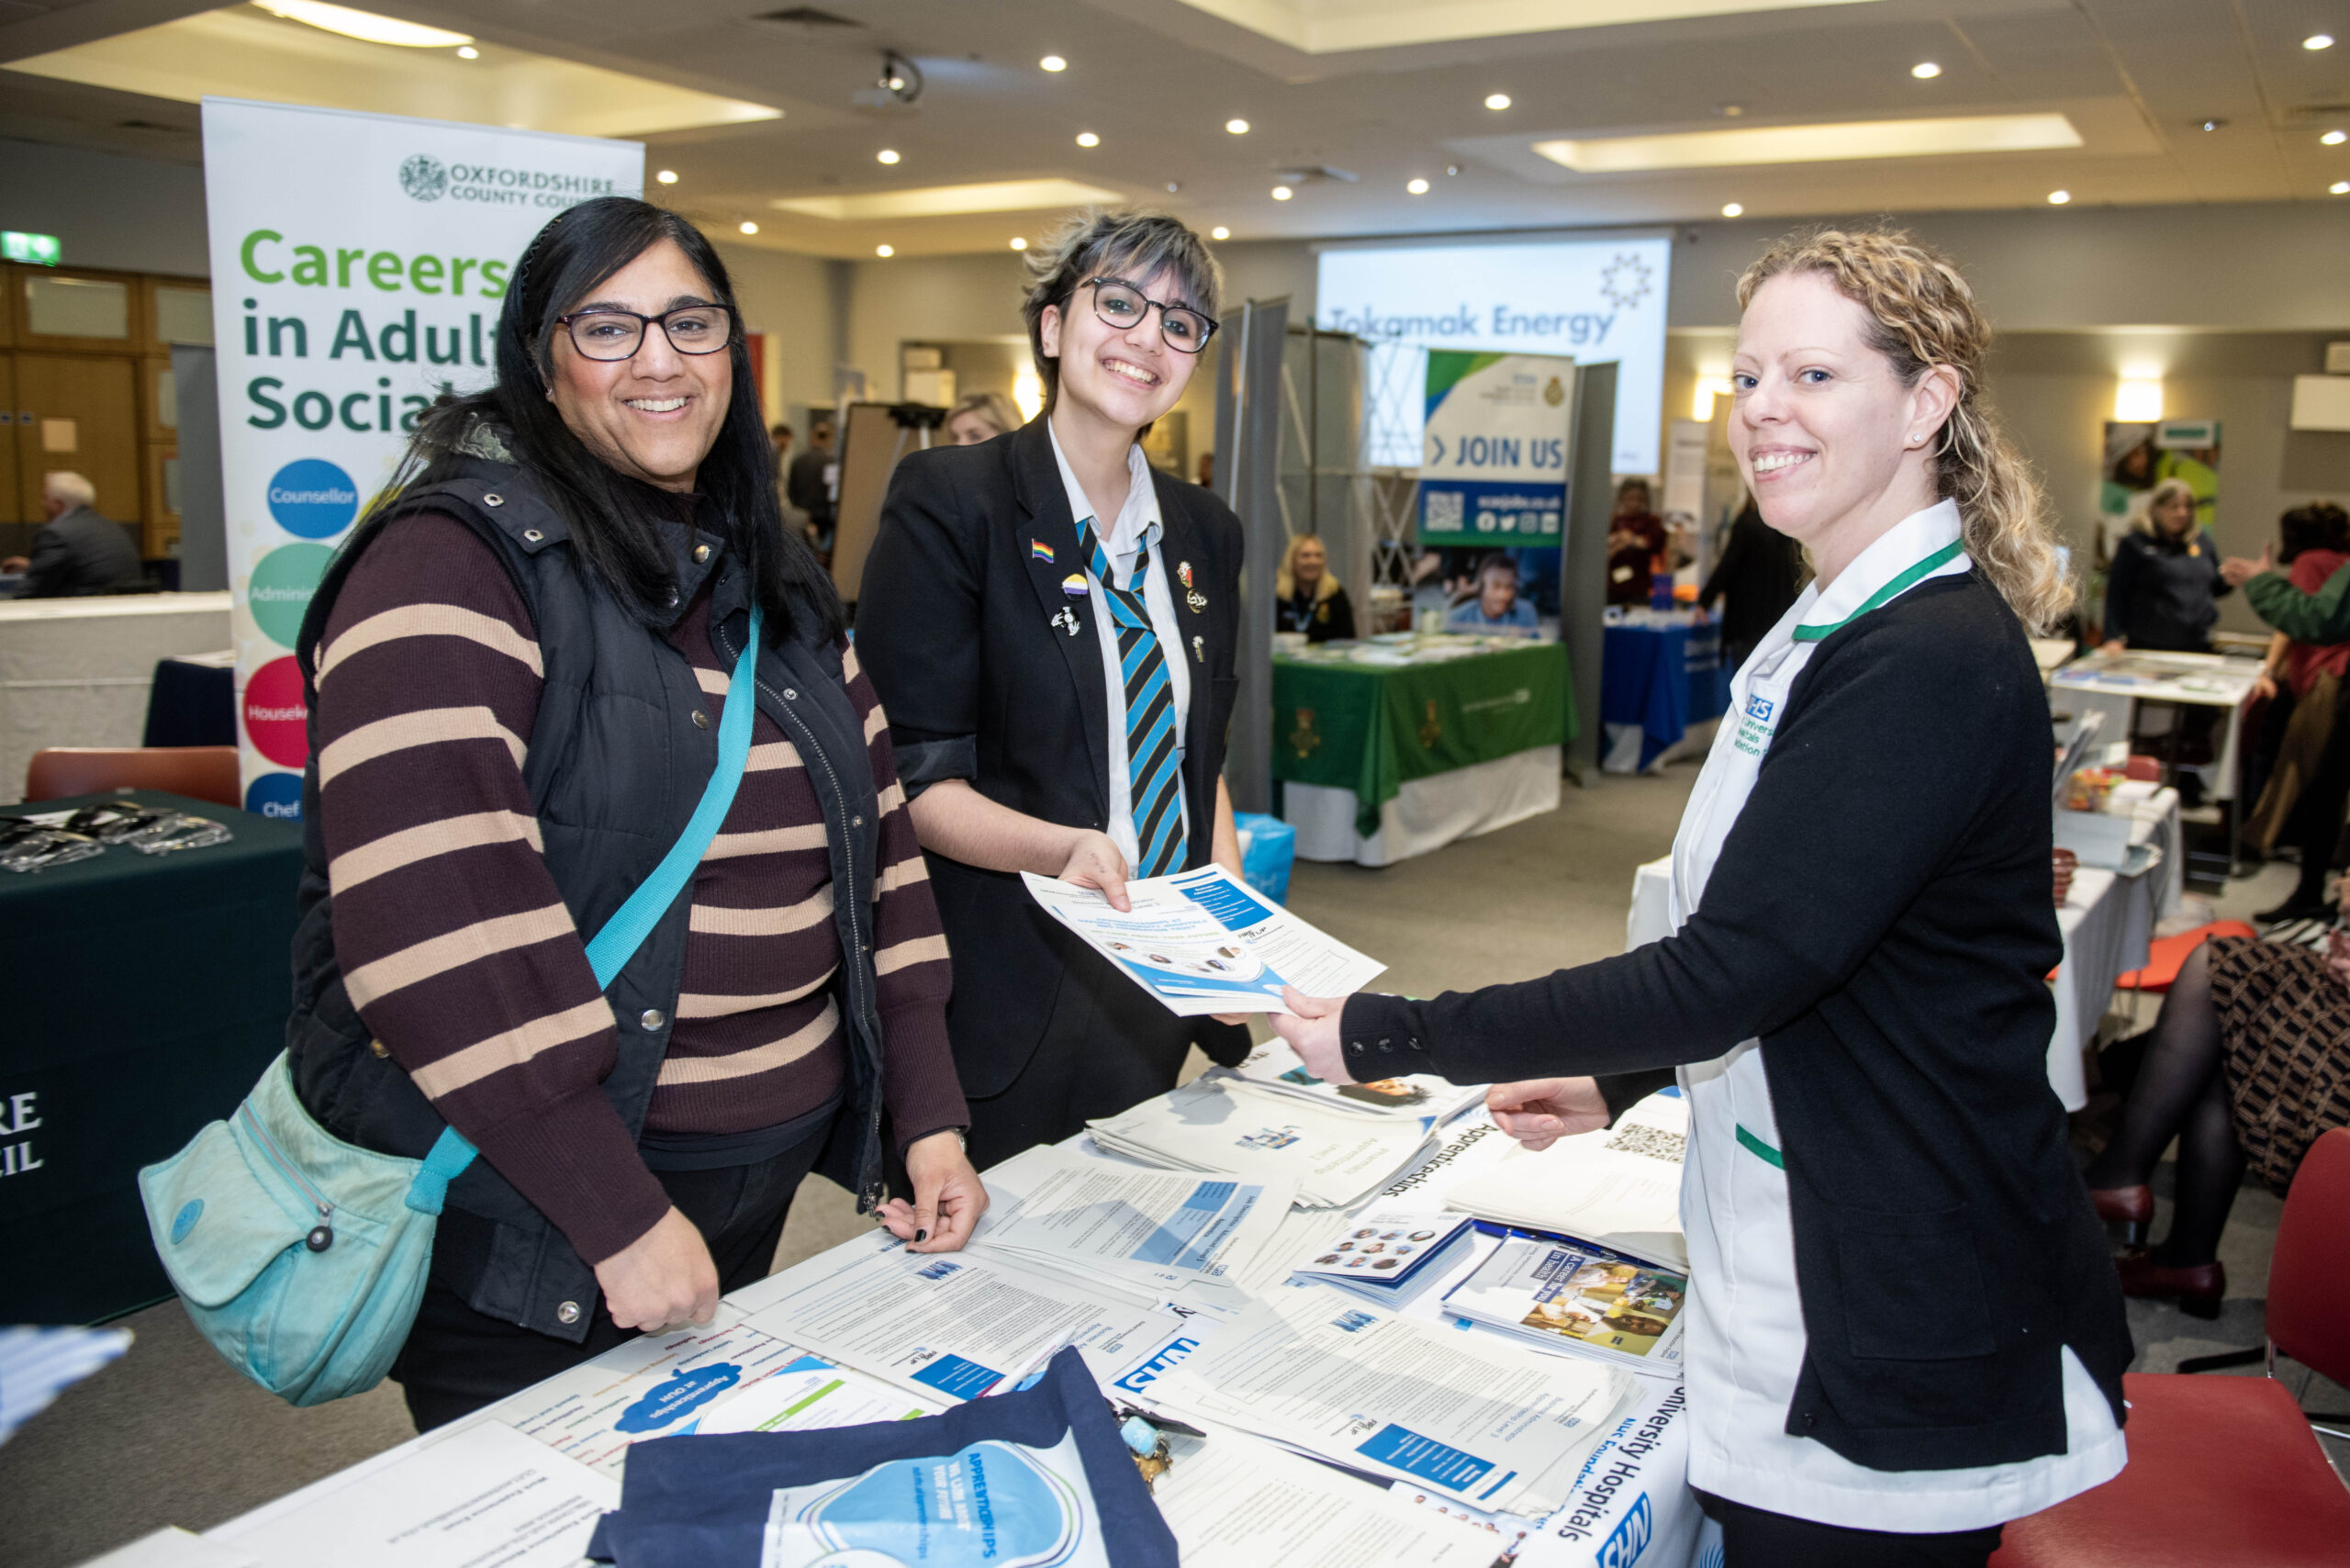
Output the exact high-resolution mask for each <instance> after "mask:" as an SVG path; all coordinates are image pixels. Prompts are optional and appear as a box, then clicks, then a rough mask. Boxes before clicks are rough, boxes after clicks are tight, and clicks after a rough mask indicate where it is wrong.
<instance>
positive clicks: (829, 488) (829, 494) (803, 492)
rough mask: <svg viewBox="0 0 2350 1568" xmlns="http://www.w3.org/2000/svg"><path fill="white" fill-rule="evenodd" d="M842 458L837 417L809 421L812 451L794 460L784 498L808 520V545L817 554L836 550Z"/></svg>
mask: <svg viewBox="0 0 2350 1568" xmlns="http://www.w3.org/2000/svg"><path fill="white" fill-rule="evenodd" d="M839 479H840V475H839V459H838V458H836V457H834V455H833V417H832V416H831V415H830V414H818V415H817V416H816V417H815V418H813V419H811V420H809V421H808V450H807V451H805V452H803V453H801V454H800V455H799V456H797V457H795V458H793V459H792V460H791V468H790V473H789V477H788V478H787V479H786V480H785V482H784V487H783V498H784V499H785V500H787V501H789V502H790V503H791V505H792V506H793V507H795V508H796V509H798V510H800V512H801V513H802V514H803V515H805V516H806V518H807V519H808V521H807V525H806V532H807V537H808V543H811V544H812V545H814V546H815V547H816V554H817V555H818V556H819V557H820V558H822V557H825V556H828V555H829V554H831V552H832V548H833V503H834V487H835V486H836V485H837V484H838V483H839Z"/></svg>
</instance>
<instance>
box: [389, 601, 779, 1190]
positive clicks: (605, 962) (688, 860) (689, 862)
mask: <svg viewBox="0 0 2350 1568" xmlns="http://www.w3.org/2000/svg"><path fill="white" fill-rule="evenodd" d="M758 663H759V610H758V606H756V605H753V606H752V607H751V637H750V641H749V642H748V643H746V644H744V647H743V654H742V656H741V657H740V658H738V659H736V660H735V661H734V674H733V677H732V678H730V679H729V680H728V681H727V683H726V711H725V713H724V714H723V715H722V717H721V718H720V719H719V721H718V766H717V767H715V768H713V769H711V775H710V786H709V788H707V789H705V790H703V791H702V792H701V804H699V805H698V806H696V807H695V808H694V814H693V816H692V818H691V819H690V820H689V821H688V822H687V823H686V831H685V832H683V833H681V834H678V835H677V843H675V844H673V845H671V846H669V853H668V854H666V855H665V856H663V857H661V864H659V865H658V866H655V868H653V874H652V875H651V876H649V877H647V878H645V879H644V880H643V881H642V882H640V883H638V884H637V888H636V890H635V891H634V892H632V893H631V894H629V896H628V901H627V902H624V903H622V904H621V907H620V908H618V909H616V910H614V911H613V912H612V917H611V919H610V920H608V921H606V922H604V928H603V929H602V930H601V931H599V932H597V933H596V935H594V937H592V938H591V939H590V940H589V941H588V968H589V969H594V970H595V971H596V984H597V987H598V988H599V990H600V989H602V988H605V987H608V986H610V984H611V983H612V981H613V980H614V979H615V978H616V977H617V976H618V975H619V974H620V972H621V969H622V968H624V967H625V966H626V965H627V963H628V961H629V959H630V958H633V957H635V955H636V950H637V949H638V948H639V947H641V946H643V945H644V939H645V938H646V937H647V936H650V935H653V928H654V927H655V925H657V924H660V923H661V917H662V916H663V915H664V914H666V913H668V910H669V906H670V905H671V904H673V903H675V902H677V895H678V894H679V893H681V892H683V891H685V889H686V884H687V883H688V882H689V881H691V880H692V879H693V874H694V868H695V867H697V866H699V865H700V864H701V857H702V856H703V854H704V853H705V852H706V851H708V849H709V848H710V841H711V839H713V838H716V837H717V836H718V826H719V824H720V823H722V822H724V821H725V820H726V813H727V812H728V810H729V809H730V808H732V807H733V804H734V791H735V789H736V788H737V787H738V786H739V785H741V783H742V782H743V769H744V767H746V766H748V765H749V763H750V760H751V721H752V719H753V718H754V717H755V714H756V711H757V708H758V692H757V690H756V689H755V688H756V684H757V680H758ZM474 1153H475V1150H474V1146H473V1145H472V1144H471V1143H470V1142H468V1141H467V1140H466V1139H465V1137H464V1135H463V1134H461V1133H459V1132H458V1131H457V1129H456V1128H454V1127H445V1128H443V1129H442V1133H441V1137H440V1138H439V1139H438V1140H437V1141H436V1142H435V1143H434V1144H433V1146H432V1152H431V1153H430V1154H428V1155H426V1156H425V1157H424V1169H423V1170H422V1171H421V1172H420V1173H419V1175H418V1177H417V1182H419V1183H420V1185H422V1186H426V1187H432V1186H437V1187H438V1188H439V1189H441V1190H442V1191H443V1192H445V1191H446V1190H447V1188H448V1185H449V1183H450V1182H452V1181H453V1180H454V1179H455V1178H456V1177H457V1176H458V1174H459V1173H460V1172H462V1171H463V1170H464V1169H465V1167H466V1166H468V1165H471V1164H472V1163H473V1160H474ZM416 1195H421V1194H416ZM440 1208H441V1205H440V1204H438V1203H437V1202H436V1203H434V1204H433V1205H432V1208H431V1211H430V1212H431V1213H434V1214H438V1213H439V1212H440Z"/></svg>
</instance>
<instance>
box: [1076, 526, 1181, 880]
mask: <svg viewBox="0 0 2350 1568" xmlns="http://www.w3.org/2000/svg"><path fill="white" fill-rule="evenodd" d="M1077 537H1078V543H1080V544H1082V545H1084V547H1085V552H1086V555H1087V558H1088V560H1089V561H1090V562H1091V565H1092V567H1093V579H1094V581H1096V582H1098V583H1100V584H1101V585H1102V597H1103V598H1104V599H1108V600H1109V603H1110V618H1111V619H1112V620H1113V621H1115V622H1117V623H1118V665H1119V667H1120V668H1121V669H1123V670H1124V671H1125V680H1126V691H1125V697H1126V779H1127V788H1128V791H1129V793H1130V795H1131V797H1132V806H1133V811H1134V823H1135V842H1136V844H1137V845H1138V846H1140V847H1141V854H1140V856H1139V857H1138V863H1137V864H1136V868H1135V875H1136V876H1138V877H1157V876H1162V875H1164V874H1165V873H1167V872H1168V871H1170V870H1176V869H1180V868H1181V866H1182V864H1183V791H1182V787H1181V786H1182V770H1181V767H1179V766H1178V764H1177V758H1176V734H1175V688H1174V685H1173V683H1172V682H1171V681H1170V680H1169V678H1168V675H1167V655H1166V654H1165V653H1164V652H1163V651H1162V650H1161V649H1160V648H1159V645H1158V631H1157V630H1156V629H1155V628H1154V627H1153V626H1152V625H1151V623H1150V609H1149V606H1148V605H1147V604H1146V603H1145V602H1144V599H1143V585H1144V584H1145V583H1146V582H1147V581H1148V580H1149V577H1148V573H1149V571H1150V545H1149V543H1148V542H1147V541H1146V542H1145V543H1144V544H1143V546H1142V548H1141V550H1140V552H1139V553H1137V554H1136V557H1135V575H1134V580H1133V586H1131V587H1129V588H1120V587H1119V586H1118V579H1117V578H1116V577H1113V576H1112V575H1111V569H1110V553H1109V552H1108V551H1107V550H1104V549H1103V548H1102V541H1101V539H1100V538H1099V537H1098V536H1097V535H1096V534H1095V533H1094V532H1093V520H1092V519H1091V518H1090V517H1089V518H1086V519H1084V520H1083V521H1080V522H1079V523H1078V525H1077Z"/></svg>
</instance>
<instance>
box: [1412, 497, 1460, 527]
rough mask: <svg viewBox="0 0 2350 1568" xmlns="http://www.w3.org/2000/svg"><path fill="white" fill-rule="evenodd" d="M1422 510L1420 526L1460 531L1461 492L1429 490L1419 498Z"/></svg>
mask: <svg viewBox="0 0 2350 1568" xmlns="http://www.w3.org/2000/svg"><path fill="white" fill-rule="evenodd" d="M1420 499H1421V502H1422V505H1423V508H1424V510H1422V511H1421V513H1420V526H1421V527H1422V528H1429V529H1438V530H1441V531H1443V532H1450V533H1458V532H1460V519H1461V515H1462V514H1461V506H1460V503H1461V499H1462V498H1461V494H1460V491H1458V490H1430V491H1428V492H1427V494H1426V495H1424V496H1422V497H1421V498H1420Z"/></svg>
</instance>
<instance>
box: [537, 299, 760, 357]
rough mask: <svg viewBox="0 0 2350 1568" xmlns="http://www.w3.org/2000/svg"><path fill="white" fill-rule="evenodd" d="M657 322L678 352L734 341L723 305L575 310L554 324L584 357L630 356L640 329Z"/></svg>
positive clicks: (639, 344) (711, 349)
mask: <svg viewBox="0 0 2350 1568" xmlns="http://www.w3.org/2000/svg"><path fill="white" fill-rule="evenodd" d="M655 322H658V323H659V324H660V327H661V330H662V332H663V333H664V334H665V335H666V336H667V338H668V340H669V346H670V347H671V348H673V349H675V350H677V352H678V353H718V352H719V351H720V350H722V349H724V348H726V347H728V346H730V345H731V344H733V342H734V339H735V336H736V333H735V329H734V312H733V309H732V308H729V307H727V306H724V305H680V306H679V307H677V308H676V309H675V310H664V311H663V312H662V313H661V314H660V315H658V316H640V315H638V314H637V313H636V312H635V311H633V310H612V309H596V310H575V311H573V312H572V313H571V314H570V315H568V316H558V317H556V318H555V319H554V324H555V325H556V326H558V327H561V328H563V329H564V330H565V331H567V332H569V333H570V334H571V346H572V347H573V348H576V349H577V350H578V351H579V352H580V353H581V354H582V355H584V356H585V357H587V358H588V359H601V360H615V359H632V358H634V357H635V356H636V351H637V350H639V349H641V348H643V346H644V330H645V328H647V327H649V326H652V325H653V324H654V323H655Z"/></svg>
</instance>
